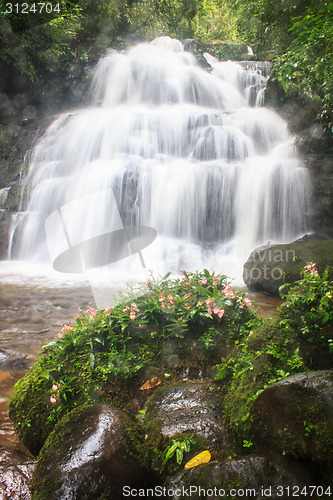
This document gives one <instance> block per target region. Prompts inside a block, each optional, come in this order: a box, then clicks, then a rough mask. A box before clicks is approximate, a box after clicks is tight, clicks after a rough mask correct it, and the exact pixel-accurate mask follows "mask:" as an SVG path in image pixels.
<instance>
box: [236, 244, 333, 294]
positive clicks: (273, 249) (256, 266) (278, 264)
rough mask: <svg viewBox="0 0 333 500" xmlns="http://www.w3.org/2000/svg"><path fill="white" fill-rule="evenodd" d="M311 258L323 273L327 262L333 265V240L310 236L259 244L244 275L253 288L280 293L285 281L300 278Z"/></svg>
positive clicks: (244, 270)
mask: <svg viewBox="0 0 333 500" xmlns="http://www.w3.org/2000/svg"><path fill="white" fill-rule="evenodd" d="M309 239H310V241H309ZM307 262H315V263H316V264H317V269H318V271H319V273H323V272H324V270H325V268H326V266H331V267H332V268H333V240H319V241H311V237H310V238H304V239H301V240H297V241H295V242H293V243H289V244H283V245H266V246H264V247H261V248H257V249H256V250H254V251H253V252H252V253H251V255H250V257H249V258H248V260H247V262H246V263H245V264H244V269H243V279H244V282H245V284H246V285H247V287H248V288H249V289H250V290H257V291H262V292H265V293H269V294H271V295H279V288H280V287H281V286H282V285H283V284H284V283H294V282H295V281H297V280H299V279H300V273H301V271H302V270H303V268H304V266H305V265H306V263H307ZM332 278H333V275H332V274H331V275H330V279H332Z"/></svg>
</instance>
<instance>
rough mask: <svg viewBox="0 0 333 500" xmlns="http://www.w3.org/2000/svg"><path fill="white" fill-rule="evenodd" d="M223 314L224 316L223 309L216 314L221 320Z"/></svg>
mask: <svg viewBox="0 0 333 500" xmlns="http://www.w3.org/2000/svg"><path fill="white" fill-rule="evenodd" d="M223 314H224V309H220V310H219V312H218V313H217V315H218V317H219V318H222V316H223Z"/></svg>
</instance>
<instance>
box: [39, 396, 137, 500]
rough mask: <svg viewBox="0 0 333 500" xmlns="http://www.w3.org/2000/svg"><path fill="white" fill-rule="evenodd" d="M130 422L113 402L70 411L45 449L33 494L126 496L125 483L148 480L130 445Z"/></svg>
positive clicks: (86, 498)
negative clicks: (124, 494)
mask: <svg viewBox="0 0 333 500" xmlns="http://www.w3.org/2000/svg"><path fill="white" fill-rule="evenodd" d="M127 425H129V419H128V417H127V415H126V414H125V413H124V412H122V411H121V410H119V409H117V408H115V407H112V406H107V405H95V406H93V407H88V408H84V409H83V410H82V409H81V411H74V412H72V414H71V418H67V417H65V418H64V419H63V420H62V421H61V422H60V423H59V424H58V425H57V426H56V428H55V429H54V431H53V432H52V433H51V435H50V436H49V438H48V440H47V441H46V443H45V445H44V448H43V449H42V451H41V454H40V458H39V460H38V464H37V467H36V472H35V475H34V481H33V496H32V498H34V499H39V498H47V497H48V495H50V494H51V493H52V495H53V496H52V498H55V499H66V500H74V499H75V500H90V499H91V500H96V499H99V498H121V496H122V488H123V486H125V485H129V486H131V487H135V486H138V485H144V484H145V480H146V475H145V471H144V470H143V468H142V467H141V465H140V462H139V460H138V459H137V458H136V456H132V455H131V453H130V450H129V448H128V446H127V443H128V440H127V431H126V427H127ZM103 495H104V496H103Z"/></svg>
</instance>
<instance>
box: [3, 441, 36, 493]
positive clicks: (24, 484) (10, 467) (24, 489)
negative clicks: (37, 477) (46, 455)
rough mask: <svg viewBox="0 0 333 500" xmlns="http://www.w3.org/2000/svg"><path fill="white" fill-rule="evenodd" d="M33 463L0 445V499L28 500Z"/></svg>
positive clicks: (31, 460)
mask: <svg viewBox="0 0 333 500" xmlns="http://www.w3.org/2000/svg"><path fill="white" fill-rule="evenodd" d="M34 468H35V461H34V460H33V459H30V458H28V457H26V456H25V455H23V454H21V453H17V452H14V451H12V450H10V449H8V448H6V447H5V446H1V445H0V498H1V499H4V500H5V499H10V500H30V498H31V497H30V492H29V486H30V483H31V478H32V474H33V470H34Z"/></svg>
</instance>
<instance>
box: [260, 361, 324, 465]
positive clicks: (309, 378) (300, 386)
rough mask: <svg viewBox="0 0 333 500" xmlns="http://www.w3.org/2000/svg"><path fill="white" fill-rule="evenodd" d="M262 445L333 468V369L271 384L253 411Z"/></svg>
mask: <svg viewBox="0 0 333 500" xmlns="http://www.w3.org/2000/svg"><path fill="white" fill-rule="evenodd" d="M250 421H251V427H252V433H253V436H254V439H255V441H256V443H257V445H258V446H260V447H261V448H262V449H267V448H270V449H275V450H278V451H279V452H280V453H283V454H287V455H291V456H294V457H295V458H299V459H311V460H313V461H315V462H320V463H321V464H324V466H325V467H327V470H330V471H331V472H332V470H333V370H323V371H316V372H309V373H305V374H299V375H294V376H292V377H287V378H285V379H284V380H281V381H279V382H277V383H275V384H273V385H271V386H270V387H267V388H266V389H265V390H264V391H263V392H262V393H261V394H260V395H259V397H258V398H257V399H256V401H255V402H254V404H253V407H252V409H251V412H250Z"/></svg>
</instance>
